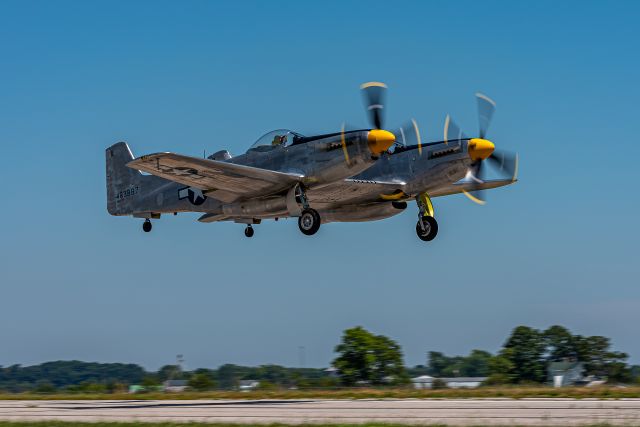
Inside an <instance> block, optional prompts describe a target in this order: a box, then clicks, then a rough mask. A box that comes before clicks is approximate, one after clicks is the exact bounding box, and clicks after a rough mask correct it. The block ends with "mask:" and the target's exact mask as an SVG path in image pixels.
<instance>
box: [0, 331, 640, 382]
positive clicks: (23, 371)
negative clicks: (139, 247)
mask: <svg viewBox="0 0 640 427" xmlns="http://www.w3.org/2000/svg"><path fill="white" fill-rule="evenodd" d="M334 350H335V352H336V353H337V356H336V358H335V359H334V360H333V362H332V367H333V369H332V370H327V369H319V368H287V367H283V366H278V365H263V366H258V367H249V366H240V365H233V364H225V365H222V366H220V367H218V368H217V369H204V368H201V369H196V370H193V371H183V370H182V369H181V368H180V366H178V365H165V366H163V367H162V368H160V369H159V370H158V371H155V372H152V371H147V370H145V369H144V368H143V367H141V366H139V365H135V364H124V363H88V362H81V361H57V362H47V363H43V364H40V365H34V366H20V365H12V366H8V367H0V391H4V392H25V391H35V392H53V391H65V392H85V393H86V392H102V393H109V392H124V391H126V390H127V387H128V386H129V385H132V384H140V385H143V386H145V387H147V388H149V389H151V388H153V387H157V386H158V385H159V384H161V383H162V382H163V381H166V380H169V379H183V380H186V381H187V382H188V385H189V387H190V388H192V389H194V390H213V389H219V390H233V389H237V387H238V385H239V383H240V381H242V380H256V381H259V382H260V387H261V388H267V389H268V388H291V387H296V388H335V387H351V386H389V385H391V386H401V385H406V384H409V382H410V378H412V377H416V376H419V375H430V376H433V377H439V378H443V377H486V378H487V379H486V381H485V383H486V384H541V383H545V382H548V374H547V371H548V367H549V364H550V363H553V362H559V361H576V362H582V363H583V365H584V368H585V375H590V376H593V377H597V378H601V379H605V380H607V381H608V382H610V383H633V382H636V383H640V366H629V365H628V364H627V363H626V361H627V359H628V355H627V354H626V353H622V352H619V351H614V350H612V349H611V341H610V339H609V338H606V337H603V336H581V335H574V334H572V333H571V332H570V331H569V330H568V329H567V328H565V327H563V326H558V325H555V326H551V327H549V328H547V329H545V330H538V329H535V328H531V327H528V326H518V327H516V328H515V329H514V330H513V331H512V332H511V334H510V335H509V337H508V338H507V339H506V340H505V342H504V344H503V346H502V348H501V349H500V350H499V351H498V352H497V353H496V354H492V353H490V352H488V351H484V350H477V349H476V350H472V351H471V352H470V353H469V355H467V356H447V355H445V354H443V353H442V352H438V351H429V352H428V353H427V355H426V356H427V357H426V360H425V364H424V365H417V366H414V367H405V365H404V362H403V354H402V348H401V347H400V345H399V344H398V343H396V342H395V341H394V340H392V339H390V338H388V337H386V336H383V335H376V334H373V333H371V332H369V331H367V330H366V329H364V328H363V327H360V326H358V327H354V328H350V329H347V330H345V331H344V332H343V335H342V338H341V341H340V343H339V344H338V345H337V346H336V347H335V349H334Z"/></svg>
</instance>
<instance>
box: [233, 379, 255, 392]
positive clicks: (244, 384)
mask: <svg viewBox="0 0 640 427" xmlns="http://www.w3.org/2000/svg"><path fill="white" fill-rule="evenodd" d="M258 387H260V381H256V380H240V383H239V384H238V389H239V390H240V391H250V390H255V389H257V388H258Z"/></svg>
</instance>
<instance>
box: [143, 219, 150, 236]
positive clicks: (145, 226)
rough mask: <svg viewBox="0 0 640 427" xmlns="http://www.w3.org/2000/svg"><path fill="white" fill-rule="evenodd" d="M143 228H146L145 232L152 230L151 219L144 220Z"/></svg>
mask: <svg viewBox="0 0 640 427" xmlns="http://www.w3.org/2000/svg"><path fill="white" fill-rule="evenodd" d="M142 229H143V230H144V232H145V233H148V232H150V231H151V221H149V219H145V220H144V222H143V223H142Z"/></svg>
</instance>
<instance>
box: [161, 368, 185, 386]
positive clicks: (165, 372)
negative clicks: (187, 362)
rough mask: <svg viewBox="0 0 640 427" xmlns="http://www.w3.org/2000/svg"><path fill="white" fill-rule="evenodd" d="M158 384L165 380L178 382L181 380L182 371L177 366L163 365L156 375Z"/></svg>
mask: <svg viewBox="0 0 640 427" xmlns="http://www.w3.org/2000/svg"><path fill="white" fill-rule="evenodd" d="M156 375H157V376H158V379H159V380H160V382H162V381H166V380H178V379H181V378H182V370H181V369H180V366H178V365H164V366H163V367H162V368H160V369H159V370H158V373H157V374H156Z"/></svg>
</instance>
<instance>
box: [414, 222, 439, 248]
mask: <svg viewBox="0 0 640 427" xmlns="http://www.w3.org/2000/svg"><path fill="white" fill-rule="evenodd" d="M422 222H423V223H424V228H425V229H424V230H423V229H422V225H421V224H420V221H418V222H417V224H416V234H417V235H418V238H419V239H420V240H422V241H424V242H430V241H432V240H433V239H435V237H436V235H437V234H438V222H437V221H436V219H435V218H434V217H432V216H424V217H422Z"/></svg>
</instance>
